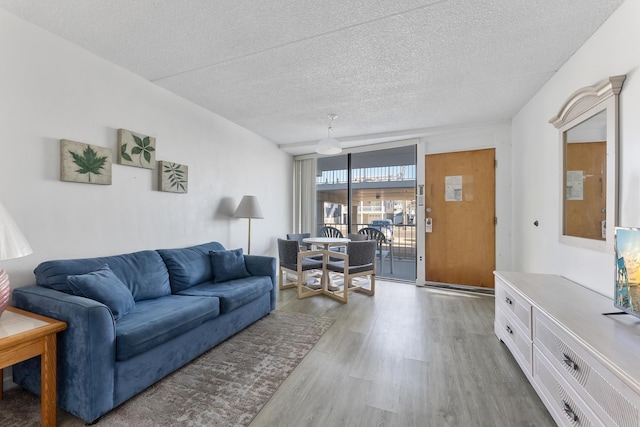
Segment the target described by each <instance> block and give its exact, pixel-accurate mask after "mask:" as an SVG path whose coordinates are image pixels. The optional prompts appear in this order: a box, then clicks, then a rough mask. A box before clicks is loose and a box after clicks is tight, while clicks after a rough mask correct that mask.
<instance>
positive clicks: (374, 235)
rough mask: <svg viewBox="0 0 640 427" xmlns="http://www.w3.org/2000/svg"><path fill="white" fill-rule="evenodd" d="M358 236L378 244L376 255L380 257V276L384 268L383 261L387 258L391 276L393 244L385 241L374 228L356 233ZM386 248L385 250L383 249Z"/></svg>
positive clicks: (380, 232)
mask: <svg viewBox="0 0 640 427" xmlns="http://www.w3.org/2000/svg"><path fill="white" fill-rule="evenodd" d="M358 234H363V235H365V236H367V239H369V240H375V241H376V242H377V243H378V248H377V254H378V256H379V257H380V274H382V269H383V266H384V263H383V261H384V259H385V258H386V257H387V256H389V258H390V263H391V274H393V243H392V242H390V241H388V240H387V237H386V236H385V235H384V233H383V232H382V231H380V230H378V229H376V228H371V227H366V228H363V229H361V230H359V231H358ZM383 246H386V250H385V249H383Z"/></svg>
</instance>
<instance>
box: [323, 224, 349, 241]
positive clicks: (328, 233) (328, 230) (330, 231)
mask: <svg viewBox="0 0 640 427" xmlns="http://www.w3.org/2000/svg"><path fill="white" fill-rule="evenodd" d="M320 237H339V238H343V237H344V236H343V235H342V231H340V230H338V229H337V228H335V227H329V226H326V227H322V228H321V229H320Z"/></svg>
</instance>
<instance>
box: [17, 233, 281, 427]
mask: <svg viewBox="0 0 640 427" xmlns="http://www.w3.org/2000/svg"><path fill="white" fill-rule="evenodd" d="M34 273H35V276H36V285H33V286H27V287H22V288H18V289H15V290H14V291H13V305H14V306H15V307H18V308H22V309H25V310H28V311H31V312H34V313H38V314H41V315H44V316H48V317H52V318H55V319H59V320H62V321H65V322H67V325H68V326H67V330H66V331H64V332H62V333H60V334H59V335H58V353H57V355H58V359H57V366H58V371H57V374H58V390H57V391H58V406H59V407H61V408H63V409H65V410H66V411H68V412H70V413H72V414H74V415H76V416H77V417H79V418H82V419H83V420H84V421H85V422H87V423H93V422H95V421H96V420H97V419H98V418H99V417H100V416H102V415H103V414H105V413H107V412H108V411H110V410H111V409H113V408H114V407H116V406H118V405H119V404H121V403H122V402H124V401H126V400H127V399H129V398H131V397H132V396H134V395H136V394H137V393H139V392H140V391H142V390H144V389H145V388H147V387H149V386H150V385H151V384H153V383H155V382H156V381H158V380H160V379H161V378H163V377H164V376H166V375H167V374H169V373H170V372H172V371H174V370H176V369H178V368H179V367H181V366H183V365H184V364H186V363H187V362H189V361H191V360H193V359H194V358H195V357H197V356H198V355H200V354H202V353H204V352H205V351H207V350H209V349H210V348H212V347H214V346H215V345H216V344H218V343H220V342H222V341H223V340H225V339H226V338H228V337H230V336H232V335H233V334H235V333H237V332H238V331H240V330H242V329H243V328H245V327H247V326H248V325H250V324H251V323H253V322H255V321H256V320H258V319H260V318H261V317H263V316H265V315H267V314H269V312H271V310H274V309H275V292H276V290H275V289H276V286H275V284H276V260H275V258H271V257H265V256H254V255H243V254H242V251H241V250H236V251H225V250H224V247H223V246H222V245H221V244H220V243H217V242H211V243H206V244H202V245H198V246H192V247H188V248H181V249H163V250H155V251H154V250H148V251H141V252H135V253H130V254H124V255H116V256H109V257H102V258H86V259H73V260H56V261H47V262H44V263H42V264H40V265H39V266H38V267H36V269H35V271H34ZM105 289H106V290H107V291H106V292H105ZM80 295H84V296H80ZM13 379H14V382H16V383H17V384H19V385H20V386H22V387H24V388H25V389H27V390H29V391H31V392H33V393H36V394H40V361H39V358H35V359H31V360H28V361H26V362H23V363H20V364H17V365H15V366H14V368H13Z"/></svg>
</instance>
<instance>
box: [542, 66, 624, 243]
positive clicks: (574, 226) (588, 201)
mask: <svg viewBox="0 0 640 427" xmlns="http://www.w3.org/2000/svg"><path fill="white" fill-rule="evenodd" d="M624 80H625V76H613V77H609V78H608V79H606V80H604V81H602V82H600V83H598V84H596V85H594V86H588V87H584V88H582V89H579V90H578V91H576V92H574V93H573V94H572V95H571V96H570V97H569V98H568V99H567V101H566V102H565V103H564V104H563V105H562V107H561V108H560V111H559V113H558V114H557V115H556V116H555V117H553V118H551V120H549V123H551V124H553V125H554V126H555V127H556V128H557V129H558V130H559V131H560V150H561V156H560V157H561V159H562V160H561V161H562V164H561V168H560V170H561V177H560V185H561V191H560V195H561V201H560V242H562V243H564V244H568V245H573V246H578V247H583V248H587V249H593V250H599V251H604V252H611V253H612V252H613V231H614V227H615V226H616V225H617V224H618V95H619V93H620V91H621V89H622V84H623V83H624Z"/></svg>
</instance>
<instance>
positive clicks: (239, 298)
mask: <svg viewBox="0 0 640 427" xmlns="http://www.w3.org/2000/svg"><path fill="white" fill-rule="evenodd" d="M271 289H273V284H272V283H271V277H269V276H251V277H246V278H244V279H237V280H230V281H228V282H224V283H215V282H213V281H210V282H207V283H201V284H199V285H196V286H193V287H191V288H189V289H185V290H184V291H181V292H180V293H179V295H192V296H215V297H218V298H220V312H221V313H222V314H224V313H229V312H230V311H233V310H235V309H236V308H238V307H240V306H242V305H244V304H246V303H248V302H250V301H253V300H254V299H257V298H259V297H260V296H261V295H263V294H265V293H268V292H270V291H271Z"/></svg>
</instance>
